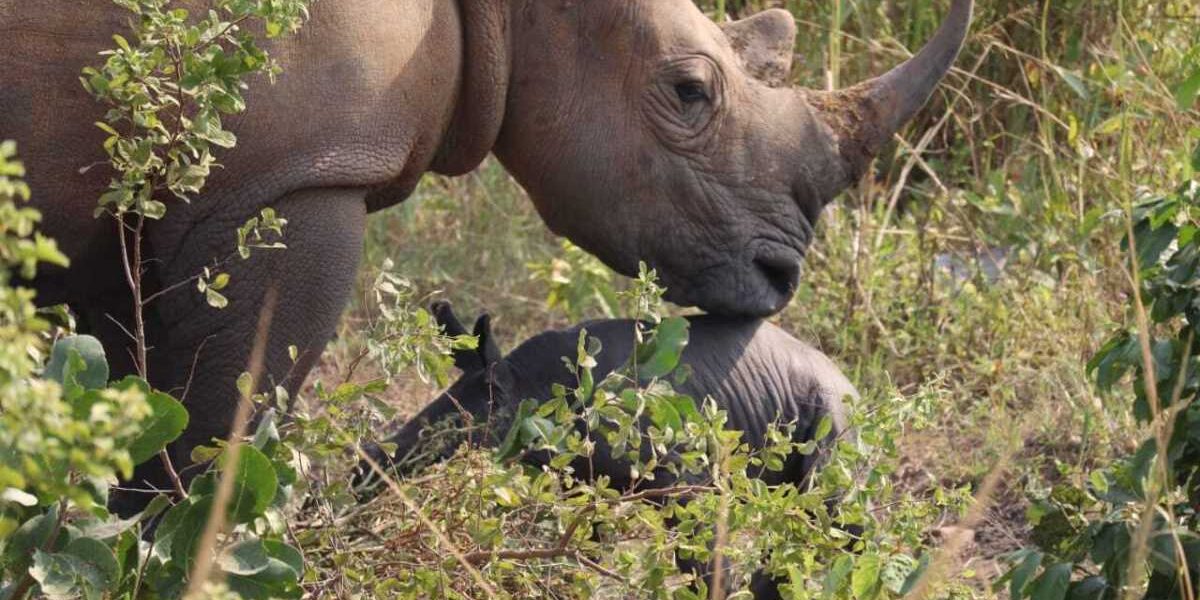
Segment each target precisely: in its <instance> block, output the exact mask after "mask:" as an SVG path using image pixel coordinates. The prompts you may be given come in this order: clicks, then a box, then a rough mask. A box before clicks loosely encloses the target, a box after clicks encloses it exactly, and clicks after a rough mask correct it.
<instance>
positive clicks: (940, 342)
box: [322, 0, 1200, 594]
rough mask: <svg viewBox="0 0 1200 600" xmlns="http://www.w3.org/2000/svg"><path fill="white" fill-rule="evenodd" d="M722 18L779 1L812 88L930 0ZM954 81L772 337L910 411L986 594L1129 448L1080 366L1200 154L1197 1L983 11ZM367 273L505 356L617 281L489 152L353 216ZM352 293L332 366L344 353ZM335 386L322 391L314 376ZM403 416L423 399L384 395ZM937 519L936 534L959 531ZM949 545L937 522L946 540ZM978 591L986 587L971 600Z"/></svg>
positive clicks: (898, 47)
mask: <svg viewBox="0 0 1200 600" xmlns="http://www.w3.org/2000/svg"><path fill="white" fill-rule="evenodd" d="M700 4H701V6H702V8H703V9H704V10H706V11H709V12H710V13H712V14H714V15H716V14H719V13H721V12H724V13H727V14H728V15H729V16H730V17H731V18H740V17H743V16H747V15H750V14H752V13H754V12H756V11H757V10H759V9H762V8H767V7H772V6H781V7H784V8H787V9H788V10H790V11H791V12H792V13H793V14H794V15H795V16H796V19H797V21H798V23H799V27H800V35H799V36H798V39H797V45H796V64H795V68H794V71H793V77H794V80H795V81H796V83H798V84H801V85H806V86H809V87H814V88H824V87H826V86H845V85H849V84H852V83H854V82H857V81H860V80H862V79H863V78H865V77H868V76H869V75H871V74H877V73H881V72H883V71H884V70H885V69H887V68H888V67H890V66H891V65H894V64H896V63H897V62H898V61H900V60H902V59H904V58H905V57H907V56H909V55H910V54H911V52H913V51H915V50H916V49H917V48H919V47H920V45H921V44H922V43H923V42H924V41H925V40H926V39H928V38H929V37H930V36H931V35H932V33H933V31H934V30H935V29H936V27H937V25H938V23H939V22H940V19H941V17H942V16H943V15H944V13H945V9H946V3H944V2H939V1H933V0H911V1H901V0H886V1H882V2H880V1H865V0H863V1H853V0H840V1H839V0H811V1H794V0H793V1H787V2H756V1H736V0H729V1H728V2H713V1H711V0H702V1H700ZM976 11H977V12H976V19H975V24H974V27H973V30H972V33H971V36H970V39H969V41H968V43H967V46H966V49H965V51H964V53H963V56H962V57H961V58H960V60H959V61H958V66H957V68H956V69H955V70H954V72H953V73H952V74H951V75H950V77H949V78H948V79H947V81H946V82H945V84H944V85H943V86H942V88H941V89H940V90H939V91H938V93H937V94H936V96H935V97H934V99H933V101H932V102H931V104H930V105H929V107H928V108H927V109H926V110H925V111H924V112H923V113H922V115H921V116H920V118H918V119H917V121H916V122H915V123H913V124H912V125H911V126H909V127H908V128H907V129H906V130H905V131H904V132H903V133H902V134H901V136H900V137H901V138H902V139H901V140H899V141H898V142H897V143H895V144H893V146H892V147H891V148H890V149H889V150H888V151H886V152H885V153H884V155H883V156H882V157H881V158H880V159H879V161H878V162H877V165H876V169H875V171H874V177H869V178H867V179H866V180H864V181H863V182H862V184H861V185H860V186H859V187H858V188H857V189H855V190H852V191H850V192H848V193H846V194H845V195H843V197H841V198H840V199H839V200H838V201H836V202H835V203H833V204H832V205H830V207H829V208H828V209H827V210H826V212H825V214H824V217H823V221H822V224H821V226H820V227H819V236H818V239H817V241H816V243H815V244H814V247H813V252H812V253H811V255H810V257H809V259H808V262H807V265H806V270H805V275H804V277H803V280H802V284H801V287H800V290H799V293H798V294H797V296H796V299H795V301H794V302H793V303H792V304H791V306H790V307H789V308H788V309H787V310H785V311H784V312H783V313H782V314H780V315H778V316H777V317H776V318H775V319H774V320H775V321H776V322H778V323H779V324H781V325H782V326H784V327H786V328H787V329H788V330H790V331H792V332H793V333H794V334H795V335H797V336H798V337H800V338H802V339H804V340H806V341H808V342H810V343H812V344H813V345H815V346H817V347H818V348H820V349H821V350H823V351H824V352H826V353H828V354H829V355H830V356H831V357H833V358H834V360H835V361H836V362H837V363H838V364H839V365H841V366H842V368H843V369H844V370H845V372H846V373H847V374H848V376H849V377H850V379H851V380H852V381H853V382H854V383H855V384H856V385H857V386H858V387H859V389H860V391H861V392H862V394H863V396H864V397H865V398H868V399H880V400H882V399H886V398H888V397H890V395H893V394H900V395H904V396H910V397H911V396H920V397H921V398H923V399H924V401H922V402H921V403H920V404H919V406H921V407H923V408H922V414H920V415H915V416H914V417H913V420H914V422H917V421H919V422H920V423H922V426H921V427H920V428H917V427H913V428H910V429H909V430H908V431H907V432H906V433H905V434H904V436H903V437H902V439H901V440H900V446H901V454H902V460H901V462H900V464H899V465H897V468H898V471H897V474H896V475H897V479H898V481H899V482H900V484H901V485H902V486H904V487H906V488H908V489H909V490H910V491H912V492H913V493H914V494H918V495H919V494H921V493H923V492H924V491H925V490H928V489H931V488H932V487H933V486H935V485H936V486H939V487H943V488H950V489H954V488H961V489H966V490H970V491H973V490H976V489H977V488H978V487H979V485H980V484H981V482H982V481H983V480H984V479H985V477H986V476H987V475H989V474H996V473H1002V474H1003V475H1002V476H1001V477H999V487H998V489H997V490H996V492H995V496H994V498H993V500H992V502H991V506H990V508H989V509H988V510H987V511H986V513H985V514H984V515H982V519H980V520H979V521H978V522H976V523H972V524H970V530H971V532H972V534H973V541H972V542H971V544H970V546H969V548H968V560H967V561H966V562H965V563H964V566H963V569H962V570H963V575H965V576H966V578H967V579H968V580H970V579H972V578H974V579H977V580H980V581H982V580H985V579H991V578H994V577H995V576H997V575H998V574H999V573H1000V572H1001V570H1002V566H1001V565H1000V564H999V562H998V561H997V557H998V556H999V555H1001V554H1002V553H1004V552H1007V551H1010V550H1013V549H1016V548H1018V547H1020V546H1022V545H1025V544H1027V543H1029V526H1028V519H1027V515H1026V510H1027V508H1028V506H1029V505H1028V502H1027V499H1026V497H1027V489H1028V488H1031V487H1032V488H1033V489H1037V488H1038V487H1039V486H1040V487H1045V486H1049V485H1051V484H1053V482H1055V481H1057V480H1061V479H1063V478H1078V477H1081V476H1085V475H1086V473H1087V472H1088V470H1089V469H1090V468H1091V467H1093V466H1095V465H1097V464H1103V463H1104V462H1105V461H1106V460H1107V459H1108V458H1109V457H1110V456H1112V455H1113V453H1114V452H1116V453H1124V452H1127V451H1128V450H1130V449H1131V447H1132V445H1133V444H1134V443H1135V442H1136V440H1138V439H1140V436H1139V435H1138V433H1137V432H1138V428H1137V426H1136V425H1135V424H1134V423H1133V421H1132V418H1131V417H1130V416H1129V411H1128V400H1127V399H1126V398H1125V397H1124V396H1121V397H1116V398H1112V397H1109V396H1106V395H1101V394H1099V393H1098V392H1097V391H1096V390H1095V387H1094V385H1093V384H1092V383H1091V382H1090V380H1089V377H1088V375H1087V373H1086V372H1085V371H1086V369H1085V364H1086V362H1087V360H1088V359H1089V358H1090V357H1091V356H1092V354H1093V353H1094V352H1095V351H1096V350H1097V349H1098V346H1099V345H1100V344H1101V343H1102V342H1103V341H1104V340H1105V339H1106V338H1107V337H1108V336H1109V335H1110V334H1111V333H1112V332H1113V331H1115V330H1117V329H1120V328H1121V327H1124V326H1126V321H1127V319H1129V318H1130V317H1129V316H1128V313H1127V306H1128V300H1129V297H1128V294H1129V291H1130V289H1131V287H1130V280H1129V276H1128V273H1127V269H1126V268H1125V267H1123V260H1125V258H1126V257H1125V254H1124V252H1125V251H1124V250H1123V248H1122V247H1121V245H1120V240H1121V236H1122V235H1123V233H1124V217H1123V214H1124V210H1125V209H1126V207H1128V206H1129V205H1130V203H1132V202H1136V201H1137V200H1138V199H1139V198H1140V197H1142V196H1144V195H1146V194H1151V193H1154V192H1156V191H1161V190H1164V189H1170V188H1173V187H1174V186H1175V185H1176V184H1177V183H1178V182H1180V181H1181V180H1182V179H1183V178H1185V177H1186V176H1188V175H1189V174H1190V169H1191V167H1190V166H1189V158H1190V154H1191V151H1192V148H1194V147H1195V145H1196V143H1197V141H1198V140H1200V111H1198V110H1197V106H1198V105H1197V104H1196V102H1195V95H1196V90H1197V88H1200V7H1198V6H1196V5H1195V4H1193V3H1192V2H1190V1H1135V0H1128V1H1122V0H1049V1H1046V2H1028V1H1016V0H978V2H977V9H976ZM365 256H366V261H365V266H364V269H363V273H362V281H363V282H364V286H363V290H364V291H363V292H362V293H360V295H359V297H360V299H365V297H366V290H367V288H368V287H369V286H368V285H366V284H369V282H370V281H371V279H372V277H373V276H374V272H375V271H374V270H375V269H377V268H378V267H379V265H381V264H382V263H383V261H384V260H386V259H390V260H392V261H394V262H395V269H394V270H395V271H396V272H398V273H401V274H403V275H404V276H406V277H409V278H411V279H412V280H413V281H414V283H416V285H417V286H418V289H420V290H421V291H422V293H427V294H431V295H433V294H436V295H437V296H439V297H442V298H445V299H448V300H451V301H452V302H453V303H454V304H455V306H456V308H457V309H458V311H459V312H460V314H461V315H464V316H468V315H473V314H476V313H478V312H481V311H488V312H490V313H492V315H493V316H494V317H495V328H496V331H497V333H498V336H499V338H500V341H501V343H502V345H506V347H511V346H513V345H515V344H516V343H517V342H519V341H520V340H522V339H524V338H525V337H526V336H528V335H531V334H533V333H535V332H538V331H541V330H543V329H545V328H548V327H556V326H563V325H566V324H569V323H572V322H574V321H575V320H577V319H580V318H585V317H599V316H606V315H607V314H609V309H608V307H607V304H606V301H605V298H606V297H610V295H611V293H612V292H613V290H619V289H621V288H622V287H623V286H624V285H625V284H624V281H623V279H622V278H621V277H619V276H616V275H612V274H611V273H609V272H608V271H607V270H606V269H604V268H603V267H602V266H600V265H599V264H598V263H596V262H595V261H594V260H592V259H590V257H587V256H586V255H584V254H582V253H581V252H580V251H578V250H574V249H569V248H564V247H563V246H562V245H560V242H559V241H558V240H556V239H555V238H554V237H553V236H552V235H551V234H550V233H549V232H548V231H547V230H546V229H545V227H544V226H543V225H542V224H541V222H540V220H539V219H538V217H537V215H536V213H535V211H534V209H533V207H532V205H531V204H530V202H529V201H528V199H527V198H526V197H525V196H524V193H523V192H522V191H521V190H520V188H519V187H518V186H517V185H516V184H515V183H514V181H513V180H512V179H511V178H510V177H509V176H507V175H506V174H505V173H504V171H503V170H502V169H501V167H500V166H499V165H498V164H497V163H495V162H494V161H489V162H488V163H486V164H485V165H484V166H483V167H482V168H480V169H479V170H478V171H477V172H475V173H473V174H471V175H469V176H467V177H463V178H458V179H444V178H439V177H433V176H431V177H428V178H427V179H426V180H425V181H424V183H423V184H422V186H421V187H420V189H419V190H418V192H417V193H416V195H415V196H414V197H413V198H412V199H411V200H409V201H408V202H406V203H405V204H403V205H402V206H400V207H397V208H396V209H393V210H390V211H387V212H384V213H382V214H378V215H375V216H374V217H373V218H372V219H371V221H370V232H369V236H368V242H367V249H366V253H365ZM369 304H370V303H369V302H360V303H359V304H358V306H359V308H357V309H355V310H352V311H351V313H350V314H349V315H348V316H347V318H346V319H345V322H344V324H343V326H342V328H341V334H340V338H339V340H338V341H337V342H336V343H335V344H334V346H333V347H332V349H331V351H330V352H329V354H328V355H327V357H326V361H325V364H324V366H323V367H322V369H323V372H325V373H327V374H333V373H339V372H341V371H342V370H343V369H344V366H345V364H346V362H347V361H349V360H352V359H353V357H354V356H355V355H356V354H357V352H358V348H359V347H360V345H361V342H360V340H359V339H358V338H357V337H356V332H357V331H359V330H360V329H361V328H362V326H363V324H364V322H365V321H367V320H369V319H370V314H369V313H370V311H369V310H365V309H364V308H363V307H366V306H369ZM331 376H332V375H331ZM386 396H387V400H388V401H389V402H392V403H394V404H395V405H396V406H398V407H400V410H401V413H402V414H406V413H407V414H411V413H412V412H413V411H415V410H417V409H418V408H419V407H420V406H421V404H422V403H423V402H425V401H427V400H429V399H430V398H432V397H433V396H434V391H433V390H431V389H429V387H428V386H426V385H424V384H422V383H421V382H419V381H417V380H415V379H414V380H412V381H410V382H409V383H408V384H407V385H400V386H396V387H395V388H393V389H392V390H391V391H390V392H388V394H387V395H386ZM956 520H957V518H956V517H954V516H947V517H946V519H945V521H946V522H945V525H946V526H947V527H953V526H955V521H956ZM940 533H941V532H940V531H932V532H930V535H932V536H937V535H939V534H940ZM979 593H984V594H986V593H988V592H986V591H980V592H979Z"/></svg>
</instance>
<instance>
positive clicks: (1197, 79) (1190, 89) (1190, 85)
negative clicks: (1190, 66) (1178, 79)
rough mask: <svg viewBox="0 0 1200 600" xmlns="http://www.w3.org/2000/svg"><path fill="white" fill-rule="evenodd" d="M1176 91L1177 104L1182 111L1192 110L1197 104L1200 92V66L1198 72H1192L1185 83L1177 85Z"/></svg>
mask: <svg viewBox="0 0 1200 600" xmlns="http://www.w3.org/2000/svg"><path fill="white" fill-rule="evenodd" d="M1174 92H1175V106H1177V107H1179V110H1181V111H1187V110H1191V109H1192V106H1193V105H1195V104H1196V96H1197V94H1200V68H1198V69H1196V72H1195V73H1192V75H1191V77H1188V78H1187V79H1185V80H1184V81H1183V83H1180V84H1179V85H1177V86H1175V90H1174Z"/></svg>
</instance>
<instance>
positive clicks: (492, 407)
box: [359, 303, 857, 600]
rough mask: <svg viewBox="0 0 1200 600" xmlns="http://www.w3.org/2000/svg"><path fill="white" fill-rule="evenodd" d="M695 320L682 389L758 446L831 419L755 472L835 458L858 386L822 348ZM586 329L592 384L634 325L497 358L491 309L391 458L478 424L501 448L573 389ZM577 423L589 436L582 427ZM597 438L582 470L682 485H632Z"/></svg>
mask: <svg viewBox="0 0 1200 600" xmlns="http://www.w3.org/2000/svg"><path fill="white" fill-rule="evenodd" d="M433 312H434V316H435V317H436V318H437V320H438V322H439V323H441V324H442V326H443V327H444V328H445V330H446V333H447V334H450V335H460V334H464V333H466V329H465V327H463V325H462V324H461V323H460V322H459V321H458V319H457V317H455V315H454V313H453V311H451V310H450V307H449V305H448V304H446V303H438V304H435V305H434V307H433ZM688 320H689V322H690V337H689V343H688V345H687V347H686V349H685V350H684V352H683V356H682V364H683V365H687V366H688V367H690V370H691V374H690V376H689V377H688V378H687V380H686V381H685V382H684V383H682V384H681V385H678V386H676V390H677V391H679V392H681V393H685V394H688V395H690V396H691V397H693V398H696V399H697V400H701V399H704V398H708V397H711V398H712V399H713V400H714V401H715V402H716V404H717V406H719V407H720V408H722V409H724V410H725V411H727V413H728V420H727V422H726V426H727V427H728V428H729V429H734V430H739V431H742V432H743V440H744V441H745V442H746V443H747V444H748V445H749V446H750V447H751V448H752V449H761V448H763V447H764V446H765V445H766V444H767V439H766V438H767V433H768V429H769V428H770V427H771V426H772V425H780V426H784V425H793V426H794V428H793V439H794V441H796V442H801V443H803V442H807V441H809V440H812V439H814V438H815V437H816V433H817V432H816V429H817V428H818V426H819V424H820V423H821V421H822V420H823V419H824V418H825V417H829V419H830V420H831V424H832V427H831V428H830V431H829V433H828V434H827V436H826V438H825V439H823V440H820V442H821V443H820V444H819V445H818V450H817V451H816V452H812V453H809V454H807V455H805V454H801V453H793V454H792V455H791V456H790V457H788V459H787V460H786V461H785V462H784V465H783V468H782V469H781V470H779V471H767V470H763V471H761V472H759V473H756V474H755V475H756V476H757V477H760V478H761V479H762V480H764V481H765V482H766V483H768V484H772V485H774V484H779V483H794V484H797V485H803V484H804V483H805V482H806V481H807V479H808V477H809V475H811V474H812V472H813V470H814V469H815V468H816V467H817V466H818V465H819V464H820V462H821V461H822V460H824V458H825V457H826V456H827V450H828V446H829V444H828V442H829V441H831V440H833V439H835V438H836V437H838V436H840V435H842V434H843V433H845V432H846V430H847V424H846V410H845V406H844V405H843V403H842V399H843V398H844V397H846V396H847V395H849V396H855V397H856V396H857V392H856V391H855V389H854V386H852V385H851V384H850V382H849V381H848V380H847V379H846V377H845V376H844V375H843V374H842V372H841V371H840V370H839V369H838V368H837V366H836V365H834V364H833V362H832V361H831V360H829V358H828V357H826V356H825V355H824V354H822V353H821V352H819V351H817V350H816V349H814V348H812V347H811V346H809V345H807V344H805V343H803V342H801V341H800V340H797V339H796V338H794V337H792V336H791V335H790V334H788V333H787V332H785V331H783V330H782V329H780V328H778V327H776V326H774V325H771V324H770V323H767V322H765V321H762V320H747V319H731V318H725V317H717V316H712V315H703V316H696V317H689V318H688ZM581 329H586V330H587V334H588V336H589V337H594V338H597V339H599V340H600V342H601V345H602V351H601V352H600V353H599V355H598V356H596V361H597V363H598V364H597V365H596V367H595V368H594V369H593V371H592V372H593V375H594V377H595V379H596V381H600V380H601V379H603V378H604V377H606V376H607V375H608V374H609V373H611V372H613V371H614V370H616V369H619V368H621V367H622V366H624V365H625V364H626V363H627V361H628V360H629V357H630V355H631V354H632V353H633V349H634V322H633V321H632V320H628V319H608V320H599V321H590V322H587V323H583V324H581V325H577V326H575V327H572V328H569V329H563V330H557V331H548V332H544V333H541V334H539V335H536V336H534V337H532V338H530V339H529V340H527V341H525V342H524V343H522V344H521V345H520V346H518V347H517V348H516V349H515V350H513V351H512V352H511V353H509V354H508V355H507V356H503V357H501V354H500V350H499V348H498V347H497V345H496V343H495V340H494V338H493V336H492V332H491V328H490V319H489V317H488V316H487V315H486V314H485V315H483V316H481V317H480V318H479V319H478V320H477V321H476V323H475V328H474V333H475V335H476V336H477V337H478V338H479V345H478V348H477V349H476V350H470V351H457V352H456V353H455V355H454V359H455V365H456V366H457V367H458V368H459V369H461V370H462V371H463V376H462V377H461V378H459V380H458V381H456V382H455V383H454V385H452V386H451V387H450V389H448V390H447V391H446V392H445V393H444V394H442V395H441V396H439V397H438V398H437V399H435V400H434V401H433V402H432V403H430V404H429V405H428V406H426V407H425V408H424V409H423V410H422V411H421V412H420V413H419V414H418V415H417V416H416V417H414V418H412V419H410V420H409V421H408V422H407V423H406V424H405V425H404V426H403V427H402V428H401V429H400V431H399V432H398V433H396V435H395V436H393V437H392V438H391V439H390V441H391V442H392V443H395V444H396V446H397V448H396V451H395V453H394V454H393V456H392V457H391V461H392V464H393V466H394V467H395V468H396V469H397V470H398V471H400V472H401V473H404V472H411V471H412V470H413V469H415V468H417V467H419V466H421V465H424V464H428V463H430V462H432V461H436V460H443V459H446V458H449V457H450V456H451V455H452V454H453V453H454V452H455V451H456V450H457V448H458V447H459V446H460V445H461V443H462V442H463V441H466V440H467V439H469V436H470V435H471V432H473V431H474V430H476V429H477V427H476V426H478V425H482V428H481V429H482V433H483V434H482V436H478V441H480V442H483V443H486V444H489V445H493V446H495V445H498V444H499V443H500V439H501V438H502V437H503V436H504V435H505V434H506V432H507V431H508V430H509V428H510V427H511V426H512V423H513V416H514V413H515V412H516V410H517V407H518V405H519V404H520V402H521V401H522V400H525V399H529V398H532V399H535V400H539V401H545V400H548V399H550V398H551V397H553V391H552V386H554V385H555V384H559V385H563V386H567V387H572V386H575V385H576V383H577V382H576V375H575V373H574V372H573V371H572V370H571V369H568V368H565V365H564V364H563V361H562V360H561V359H562V357H572V356H575V354H576V349H577V344H578V341H579V334H580V330H581ZM445 425H448V427H443V426H445ZM580 428H581V432H582V423H580ZM443 434H446V435H443ZM473 441H474V440H473ZM593 441H594V442H595V444H596V450H595V452H594V453H593V455H592V456H591V457H589V458H588V459H582V458H580V459H576V460H575V461H574V462H573V463H572V466H573V467H574V468H575V471H576V475H577V476H578V477H581V478H583V479H587V480H593V479H595V478H596V477H598V476H607V477H609V479H610V484H611V486H612V487H613V488H615V489H621V490H628V489H630V488H631V487H633V486H634V485H635V484H639V485H644V486H645V487H667V486H670V485H672V484H674V483H676V479H675V478H674V477H673V476H672V475H671V474H670V473H669V472H667V471H666V470H665V469H661V468H660V469H659V470H658V471H656V472H655V477H654V479H653V480H651V481H635V479H634V478H633V477H632V476H631V470H630V467H631V465H630V463H629V462H628V461H627V460H623V459H621V458H618V457H614V456H613V455H612V453H611V450H610V448H609V447H608V445H607V444H606V443H605V442H604V440H602V439H595V438H593ZM374 454H375V456H374V458H375V459H376V460H378V461H380V462H384V460H382V459H384V456H383V454H382V452H380V451H379V450H378V449H376V450H375V451H374ZM524 460H526V461H527V462H532V463H535V464H538V463H544V461H545V460H546V456H545V455H544V453H532V454H526V455H525V456H524ZM368 472H370V469H369V467H368V466H366V465H363V466H361V467H360V471H359V473H360V475H361V474H363V473H368ZM690 482H691V483H701V482H699V481H690ZM360 489H361V488H360ZM680 567H681V568H683V569H685V570H689V571H692V572H695V573H697V574H698V575H700V576H702V577H704V578H705V579H708V577H709V573H708V567H706V566H704V565H699V564H696V563H695V562H694V561H689V560H680ZM751 591H752V592H753V595H754V597H755V598H756V599H758V600H766V599H770V598H778V597H780V596H779V589H778V582H777V581H775V580H774V579H772V578H771V577H770V576H769V575H767V574H766V573H765V572H759V573H755V574H754V577H753V579H752V581H751Z"/></svg>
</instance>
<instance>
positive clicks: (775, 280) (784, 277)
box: [754, 256, 800, 298]
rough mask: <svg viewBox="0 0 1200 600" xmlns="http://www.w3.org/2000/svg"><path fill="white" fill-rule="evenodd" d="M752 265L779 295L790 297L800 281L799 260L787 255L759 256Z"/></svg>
mask: <svg viewBox="0 0 1200 600" xmlns="http://www.w3.org/2000/svg"><path fill="white" fill-rule="evenodd" d="M754 265H755V266H757V267H758V270H759V272H761V273H762V275H763V277H764V278H765V279H766V280H767V283H768V284H770V285H771V288H772V289H774V290H775V291H776V292H777V293H778V294H779V295H780V296H783V297H785V298H790V297H791V295H792V294H793V293H795V291H796V286H797V285H799V283H800V261H798V260H796V259H795V258H789V257H782V256H780V257H774V256H769V257H759V258H756V259H754Z"/></svg>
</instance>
